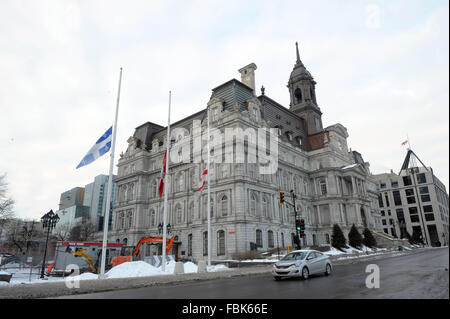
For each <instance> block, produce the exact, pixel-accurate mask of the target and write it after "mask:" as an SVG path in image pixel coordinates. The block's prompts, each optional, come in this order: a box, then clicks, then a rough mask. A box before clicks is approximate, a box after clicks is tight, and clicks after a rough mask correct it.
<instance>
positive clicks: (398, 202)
mask: <svg viewBox="0 0 450 319" xmlns="http://www.w3.org/2000/svg"><path fill="white" fill-rule="evenodd" d="M392 195H393V196H394V204H395V206H401V205H402V198H401V196H400V191H393V192H392Z"/></svg>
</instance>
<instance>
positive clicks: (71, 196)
mask: <svg viewBox="0 0 450 319" xmlns="http://www.w3.org/2000/svg"><path fill="white" fill-rule="evenodd" d="M115 193H116V190H115V184H114V183H113V191H112V194H111V202H112V205H111V206H110V207H111V209H110V218H109V220H110V222H109V229H111V227H112V207H113V205H114V200H115ZM107 194H108V176H107V175H98V176H96V177H95V178H94V182H92V183H90V184H87V185H86V186H85V187H75V188H73V189H71V190H69V191H66V192H64V193H62V194H61V200H60V205H59V210H58V211H56V213H57V214H58V216H59V217H60V221H59V223H58V224H59V225H64V224H65V225H72V226H73V225H76V224H77V223H80V222H86V221H89V222H91V223H93V224H94V225H95V227H96V229H97V230H98V231H102V230H103V225H104V224H103V216H104V210H105V209H106V199H107V198H106V197H107Z"/></svg>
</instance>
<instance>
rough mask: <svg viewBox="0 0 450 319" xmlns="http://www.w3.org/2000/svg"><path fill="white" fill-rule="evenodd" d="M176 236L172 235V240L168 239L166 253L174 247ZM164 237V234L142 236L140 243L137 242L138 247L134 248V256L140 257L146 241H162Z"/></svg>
mask: <svg viewBox="0 0 450 319" xmlns="http://www.w3.org/2000/svg"><path fill="white" fill-rule="evenodd" d="M174 239H175V237H172V238H171V239H170V240H169V239H166V255H168V254H169V252H170V249H171V248H172V245H173V241H174ZM162 242H163V237H162V236H152V237H142V238H141V239H139V241H138V243H137V244H136V247H135V248H134V250H133V256H136V257H139V256H140V255H141V246H142V244H145V243H162Z"/></svg>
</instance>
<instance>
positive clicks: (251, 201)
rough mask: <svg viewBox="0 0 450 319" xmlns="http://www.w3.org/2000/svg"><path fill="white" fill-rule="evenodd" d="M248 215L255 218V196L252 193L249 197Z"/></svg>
mask: <svg viewBox="0 0 450 319" xmlns="http://www.w3.org/2000/svg"><path fill="white" fill-rule="evenodd" d="M250 215H252V216H256V196H255V194H253V193H252V194H251V195H250Z"/></svg>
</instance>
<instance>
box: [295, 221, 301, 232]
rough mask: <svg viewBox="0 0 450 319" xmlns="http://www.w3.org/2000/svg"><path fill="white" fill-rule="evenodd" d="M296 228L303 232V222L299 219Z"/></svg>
mask: <svg viewBox="0 0 450 319" xmlns="http://www.w3.org/2000/svg"><path fill="white" fill-rule="evenodd" d="M295 228H296V229H297V230H298V231H301V230H302V224H301V221H300V220H299V219H296V220H295Z"/></svg>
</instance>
